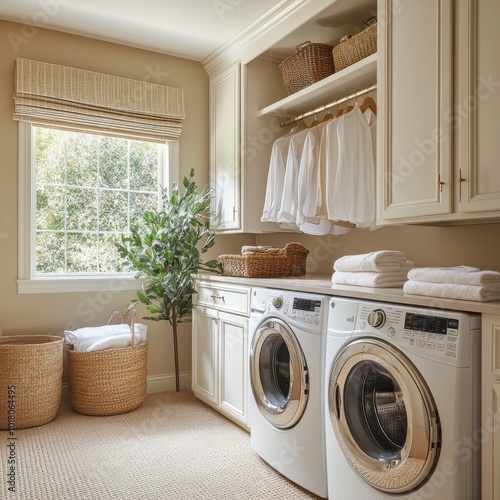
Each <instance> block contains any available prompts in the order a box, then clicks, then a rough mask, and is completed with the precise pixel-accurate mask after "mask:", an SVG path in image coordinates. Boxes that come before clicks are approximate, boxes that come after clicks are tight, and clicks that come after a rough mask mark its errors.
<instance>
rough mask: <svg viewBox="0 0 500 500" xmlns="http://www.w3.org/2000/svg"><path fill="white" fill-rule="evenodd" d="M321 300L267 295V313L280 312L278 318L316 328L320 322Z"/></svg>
mask: <svg viewBox="0 0 500 500" xmlns="http://www.w3.org/2000/svg"><path fill="white" fill-rule="evenodd" d="M321 306H322V302H321V300H318V299H314V298H304V297H300V296H293V295H281V294H272V293H271V294H269V298H268V300H267V309H266V311H267V313H272V312H273V311H274V312H277V311H280V316H284V317H286V318H290V319H292V320H295V321H299V322H301V323H305V324H309V325H316V326H318V325H319V324H320V322H321Z"/></svg>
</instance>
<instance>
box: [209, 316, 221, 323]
mask: <svg viewBox="0 0 500 500" xmlns="http://www.w3.org/2000/svg"><path fill="white" fill-rule="evenodd" d="M209 318H210V319H211V320H212V321H215V324H216V325H218V324H219V318H216V317H215V316H209Z"/></svg>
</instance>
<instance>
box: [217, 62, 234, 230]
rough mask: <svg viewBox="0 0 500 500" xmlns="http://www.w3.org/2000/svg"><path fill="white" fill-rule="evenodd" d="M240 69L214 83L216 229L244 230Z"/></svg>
mask: <svg viewBox="0 0 500 500" xmlns="http://www.w3.org/2000/svg"><path fill="white" fill-rule="evenodd" d="M240 94H241V91H240V65H239V63H238V64H235V65H233V66H231V67H230V68H229V69H228V70H226V71H224V72H223V73H220V74H218V75H217V76H214V77H212V78H211V79H210V141H211V145H210V146H211V147H210V177H211V178H210V185H211V186H212V187H213V188H214V191H215V193H214V194H215V196H214V201H213V203H214V204H213V213H214V216H213V219H212V227H213V228H214V229H217V230H218V231H225V230H226V231H227V230H231V231H234V230H237V229H240V228H241V220H240Z"/></svg>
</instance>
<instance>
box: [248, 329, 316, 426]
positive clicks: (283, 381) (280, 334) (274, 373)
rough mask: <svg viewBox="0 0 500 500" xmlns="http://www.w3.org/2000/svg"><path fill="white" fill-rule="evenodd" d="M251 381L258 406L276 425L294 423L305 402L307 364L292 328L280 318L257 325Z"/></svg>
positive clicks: (253, 345) (302, 410)
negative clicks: (258, 326)
mask: <svg viewBox="0 0 500 500" xmlns="http://www.w3.org/2000/svg"><path fill="white" fill-rule="evenodd" d="M250 382H251V387H252V392H253V395H254V398H255V401H256V403H257V406H258V408H259V410H260V412H261V413H262V415H264V417H265V418H266V419H267V420H268V421H269V422H270V423H271V424H272V425H274V426H275V427H277V428H280V429H288V428H290V427H293V426H294V425H296V424H297V422H298V421H299V420H300V418H301V417H302V415H303V413H304V410H305V408H306V405H307V400H308V393H309V383H308V372H307V364H306V360H305V357H304V354H303V352H302V349H301V348H300V345H299V343H298V342H297V339H296V337H295V335H294V334H293V332H292V331H291V330H290V329H289V328H288V326H287V325H286V324H285V323H284V322H282V321H280V320H277V319H276V320H270V321H266V322H265V323H264V324H263V325H262V326H261V327H260V328H258V329H257V331H256V333H255V335H254V338H253V341H252V346H251V348H250Z"/></svg>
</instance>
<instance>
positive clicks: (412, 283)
mask: <svg viewBox="0 0 500 500" xmlns="http://www.w3.org/2000/svg"><path fill="white" fill-rule="evenodd" d="M408 279H409V281H407V282H406V283H405V284H404V287H403V291H404V292H405V293H413V294H416V295H430V296H432V297H443V298H448V299H460V300H477V301H490V300H500V272H497V271H488V270H481V269H479V268H477V267H471V266H455V267H419V268H415V269H412V270H411V271H410V272H409V273H408Z"/></svg>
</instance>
